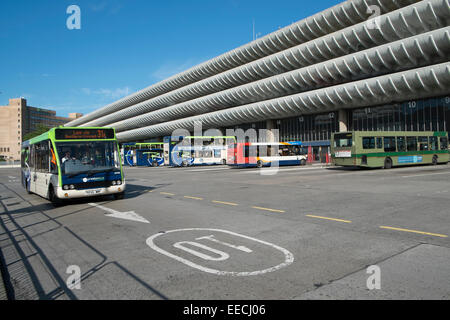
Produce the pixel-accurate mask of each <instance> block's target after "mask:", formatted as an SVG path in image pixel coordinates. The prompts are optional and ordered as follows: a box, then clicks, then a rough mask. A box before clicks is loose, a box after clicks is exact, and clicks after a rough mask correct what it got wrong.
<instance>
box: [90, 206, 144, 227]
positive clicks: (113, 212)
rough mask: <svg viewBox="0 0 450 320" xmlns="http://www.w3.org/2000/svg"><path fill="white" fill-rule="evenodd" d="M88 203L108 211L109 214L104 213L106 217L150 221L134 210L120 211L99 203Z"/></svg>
mask: <svg viewBox="0 0 450 320" xmlns="http://www.w3.org/2000/svg"><path fill="white" fill-rule="evenodd" d="M89 205H90V206H93V207H97V208H99V209H101V210H104V211H106V212H110V214H107V215H106V216H107V217H111V218H118V219H125V220H131V221H137V222H144V223H150V221H148V220H147V219H145V218H144V217H142V216H140V215H138V214H137V213H136V212H134V211H127V212H120V211H116V210H114V209H110V208H107V207H104V206H101V205H99V204H97V203H89Z"/></svg>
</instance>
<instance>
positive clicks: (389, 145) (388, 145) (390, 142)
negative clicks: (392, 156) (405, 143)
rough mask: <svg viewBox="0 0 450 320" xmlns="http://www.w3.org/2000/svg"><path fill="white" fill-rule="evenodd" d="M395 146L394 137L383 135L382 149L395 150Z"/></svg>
mask: <svg viewBox="0 0 450 320" xmlns="http://www.w3.org/2000/svg"><path fill="white" fill-rule="evenodd" d="M396 150H397V148H396V147H395V137H384V151H385V152H395V151H396Z"/></svg>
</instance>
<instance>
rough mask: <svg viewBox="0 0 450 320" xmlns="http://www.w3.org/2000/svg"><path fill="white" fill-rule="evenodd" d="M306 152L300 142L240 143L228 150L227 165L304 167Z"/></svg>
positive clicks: (306, 158) (306, 157)
mask: <svg viewBox="0 0 450 320" xmlns="http://www.w3.org/2000/svg"><path fill="white" fill-rule="evenodd" d="M307 160H308V151H307V149H306V148H303V147H302V143H301V142H300V141H291V142H240V143H235V144H233V145H230V146H229V148H228V161H227V163H228V165H230V166H237V167H258V168H262V167H265V166H271V165H272V163H273V162H278V165H279V166H292V165H302V166H304V165H306V162H307Z"/></svg>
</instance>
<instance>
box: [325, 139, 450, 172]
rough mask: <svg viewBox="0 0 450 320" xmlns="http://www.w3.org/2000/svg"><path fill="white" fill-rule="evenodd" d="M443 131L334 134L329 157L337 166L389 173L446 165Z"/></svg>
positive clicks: (447, 154) (447, 144)
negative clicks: (393, 170) (419, 167)
mask: <svg viewBox="0 0 450 320" xmlns="http://www.w3.org/2000/svg"><path fill="white" fill-rule="evenodd" d="M448 147H449V140H448V133H447V132H444V131H426V132H423V131H420V132H418V131H350V132H339V133H334V134H333V136H332V140H331V157H332V161H333V163H334V164H335V165H337V166H357V167H368V168H386V169H390V168H392V167H397V166H408V165H419V164H434V165H436V164H438V163H448V161H449V149H448Z"/></svg>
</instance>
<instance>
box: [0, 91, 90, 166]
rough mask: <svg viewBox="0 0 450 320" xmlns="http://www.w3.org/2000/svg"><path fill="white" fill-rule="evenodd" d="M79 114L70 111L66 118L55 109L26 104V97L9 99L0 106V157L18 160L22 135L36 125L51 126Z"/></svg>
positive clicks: (63, 122) (67, 120)
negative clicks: (58, 114)
mask: <svg viewBox="0 0 450 320" xmlns="http://www.w3.org/2000/svg"><path fill="white" fill-rule="evenodd" d="M81 116H82V114H79V113H72V114H70V115H69V117H68V118H66V117H58V116H56V111H53V110H47V109H42V108H35V107H31V106H27V100H26V99H23V98H16V99H9V105H7V106H0V158H3V159H10V160H19V159H20V145H21V143H22V139H23V137H24V136H25V135H26V134H28V133H30V132H33V131H35V130H36V129H37V128H38V125H43V126H45V127H48V128H53V127H57V126H60V125H64V124H65V123H67V122H69V121H72V120H74V119H76V118H79V117H81Z"/></svg>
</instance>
